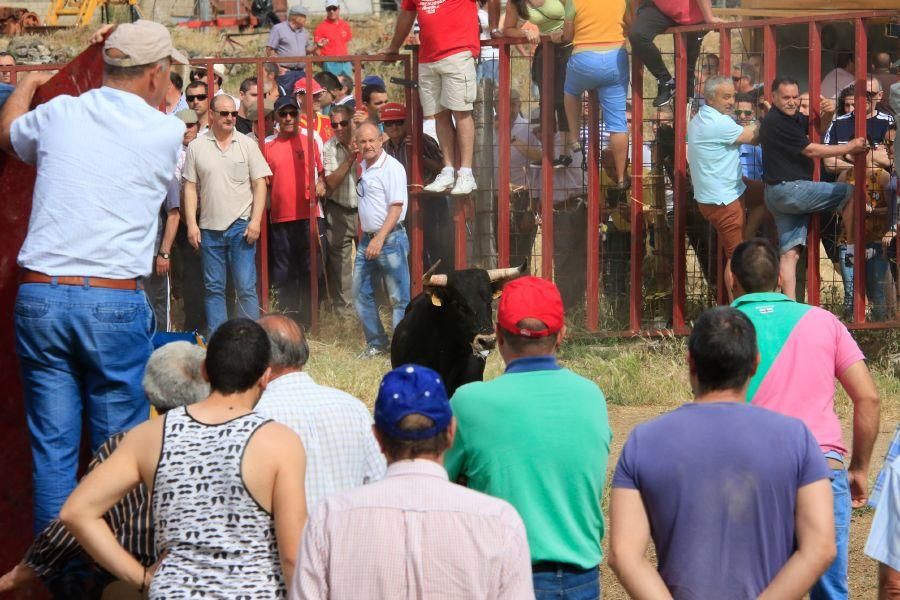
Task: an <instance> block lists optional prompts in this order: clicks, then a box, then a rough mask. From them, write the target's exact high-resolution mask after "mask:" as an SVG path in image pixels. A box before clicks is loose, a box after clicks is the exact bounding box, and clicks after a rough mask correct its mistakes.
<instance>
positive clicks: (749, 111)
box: [734, 110, 753, 117]
mask: <svg viewBox="0 0 900 600" xmlns="http://www.w3.org/2000/svg"><path fill="white" fill-rule="evenodd" d="M734 114H736V115H738V116H740V115H744V116H746V117H749V116H750V115H752V114H753V111H752V110H736V111H734Z"/></svg>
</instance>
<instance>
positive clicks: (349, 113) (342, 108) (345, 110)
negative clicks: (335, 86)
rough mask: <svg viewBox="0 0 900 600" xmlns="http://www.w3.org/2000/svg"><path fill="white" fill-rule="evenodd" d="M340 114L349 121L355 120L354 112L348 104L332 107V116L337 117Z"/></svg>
mask: <svg viewBox="0 0 900 600" xmlns="http://www.w3.org/2000/svg"><path fill="white" fill-rule="evenodd" d="M338 113H341V114H343V115H344V116H345V117H347V118H348V119H352V118H353V111H352V110H350V107H349V106H347V105H346V104H338V105H337V106H332V107H331V114H332V115H336V114H338Z"/></svg>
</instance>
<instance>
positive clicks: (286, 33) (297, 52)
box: [266, 21, 309, 69]
mask: <svg viewBox="0 0 900 600" xmlns="http://www.w3.org/2000/svg"><path fill="white" fill-rule="evenodd" d="M308 44H309V32H308V31H307V30H306V27H301V28H300V29H298V30H296V31H294V30H293V29H291V25H290V23H288V22H287V21H282V22H281V23H278V24H277V25H275V26H274V27H272V30H271V31H270V32H269V41H268V42H266V46H267V47H269V48H272V49H273V50H275V54H276V55H278V56H306V46H307V45H308ZM284 66H285V67H288V68H291V69H293V68H300V67H302V65H298V64H295V63H285V65H284Z"/></svg>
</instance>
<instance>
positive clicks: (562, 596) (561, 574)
mask: <svg viewBox="0 0 900 600" xmlns="http://www.w3.org/2000/svg"><path fill="white" fill-rule="evenodd" d="M532 578H533V581H534V596H535V599H536V600H600V571H599V570H598V569H597V567H594V568H593V569H587V570H586V571H579V572H572V571H566V570H564V569H557V570H556V571H547V572H542V573H535V574H534V575H532Z"/></svg>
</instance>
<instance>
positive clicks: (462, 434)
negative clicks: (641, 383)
mask: <svg viewBox="0 0 900 600" xmlns="http://www.w3.org/2000/svg"><path fill="white" fill-rule="evenodd" d="M451 405H452V406H453V414H454V415H455V416H456V420H457V423H458V428H457V434H456V440H455V441H454V444H453V447H452V448H451V449H450V450H449V451H448V452H447V454H446V455H445V457H444V466H445V467H446V468H447V472H448V473H449V474H450V479H451V480H456V479H457V478H459V477H460V476H465V477H466V478H467V479H468V486H469V487H470V488H472V489H474V490H478V491H480V492H484V493H486V494H488V495H491V496H494V497H497V498H502V499H503V500H506V501H507V502H509V503H510V504H512V505H513V506H514V507H515V508H516V510H517V511H518V512H519V515H520V516H521V517H522V520H523V521H524V522H525V529H526V530H527V532H528V545H529V547H530V549H531V560H532V562H541V561H552V562H561V563H568V564H571V565H575V566H577V567H580V568H583V569H589V568H591V567H595V566H597V565H599V564H600V562H601V561H602V560H603V553H602V551H601V549H600V542H601V540H602V539H603V535H604V523H603V514H602V512H601V510H600V504H601V499H602V495H603V488H604V486H605V484H606V467H607V460H608V458H609V444H610V440H611V438H612V434H611V431H610V428H609V418H608V416H607V412H606V399H605V398H604V397H603V393H602V392H601V391H600V388H598V387H597V385H596V384H595V383H594V382H592V381H590V380H588V379H585V378H584V377H581V376H580V375H576V374H575V373H573V372H572V371H569V370H568V369H562V368H560V367H559V365H557V363H556V359H555V358H554V357H553V356H546V357H536V358H524V359H519V360H515V361H512V362H510V364H509V366H508V367H507V369H506V372H505V373H504V374H503V375H501V376H500V377H498V378H496V379H493V380H491V381H485V382H476V383H470V384H468V385H464V386H462V387H461V388H459V389H458V390H457V391H456V393H455V394H454V396H453V399H452V400H451Z"/></svg>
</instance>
